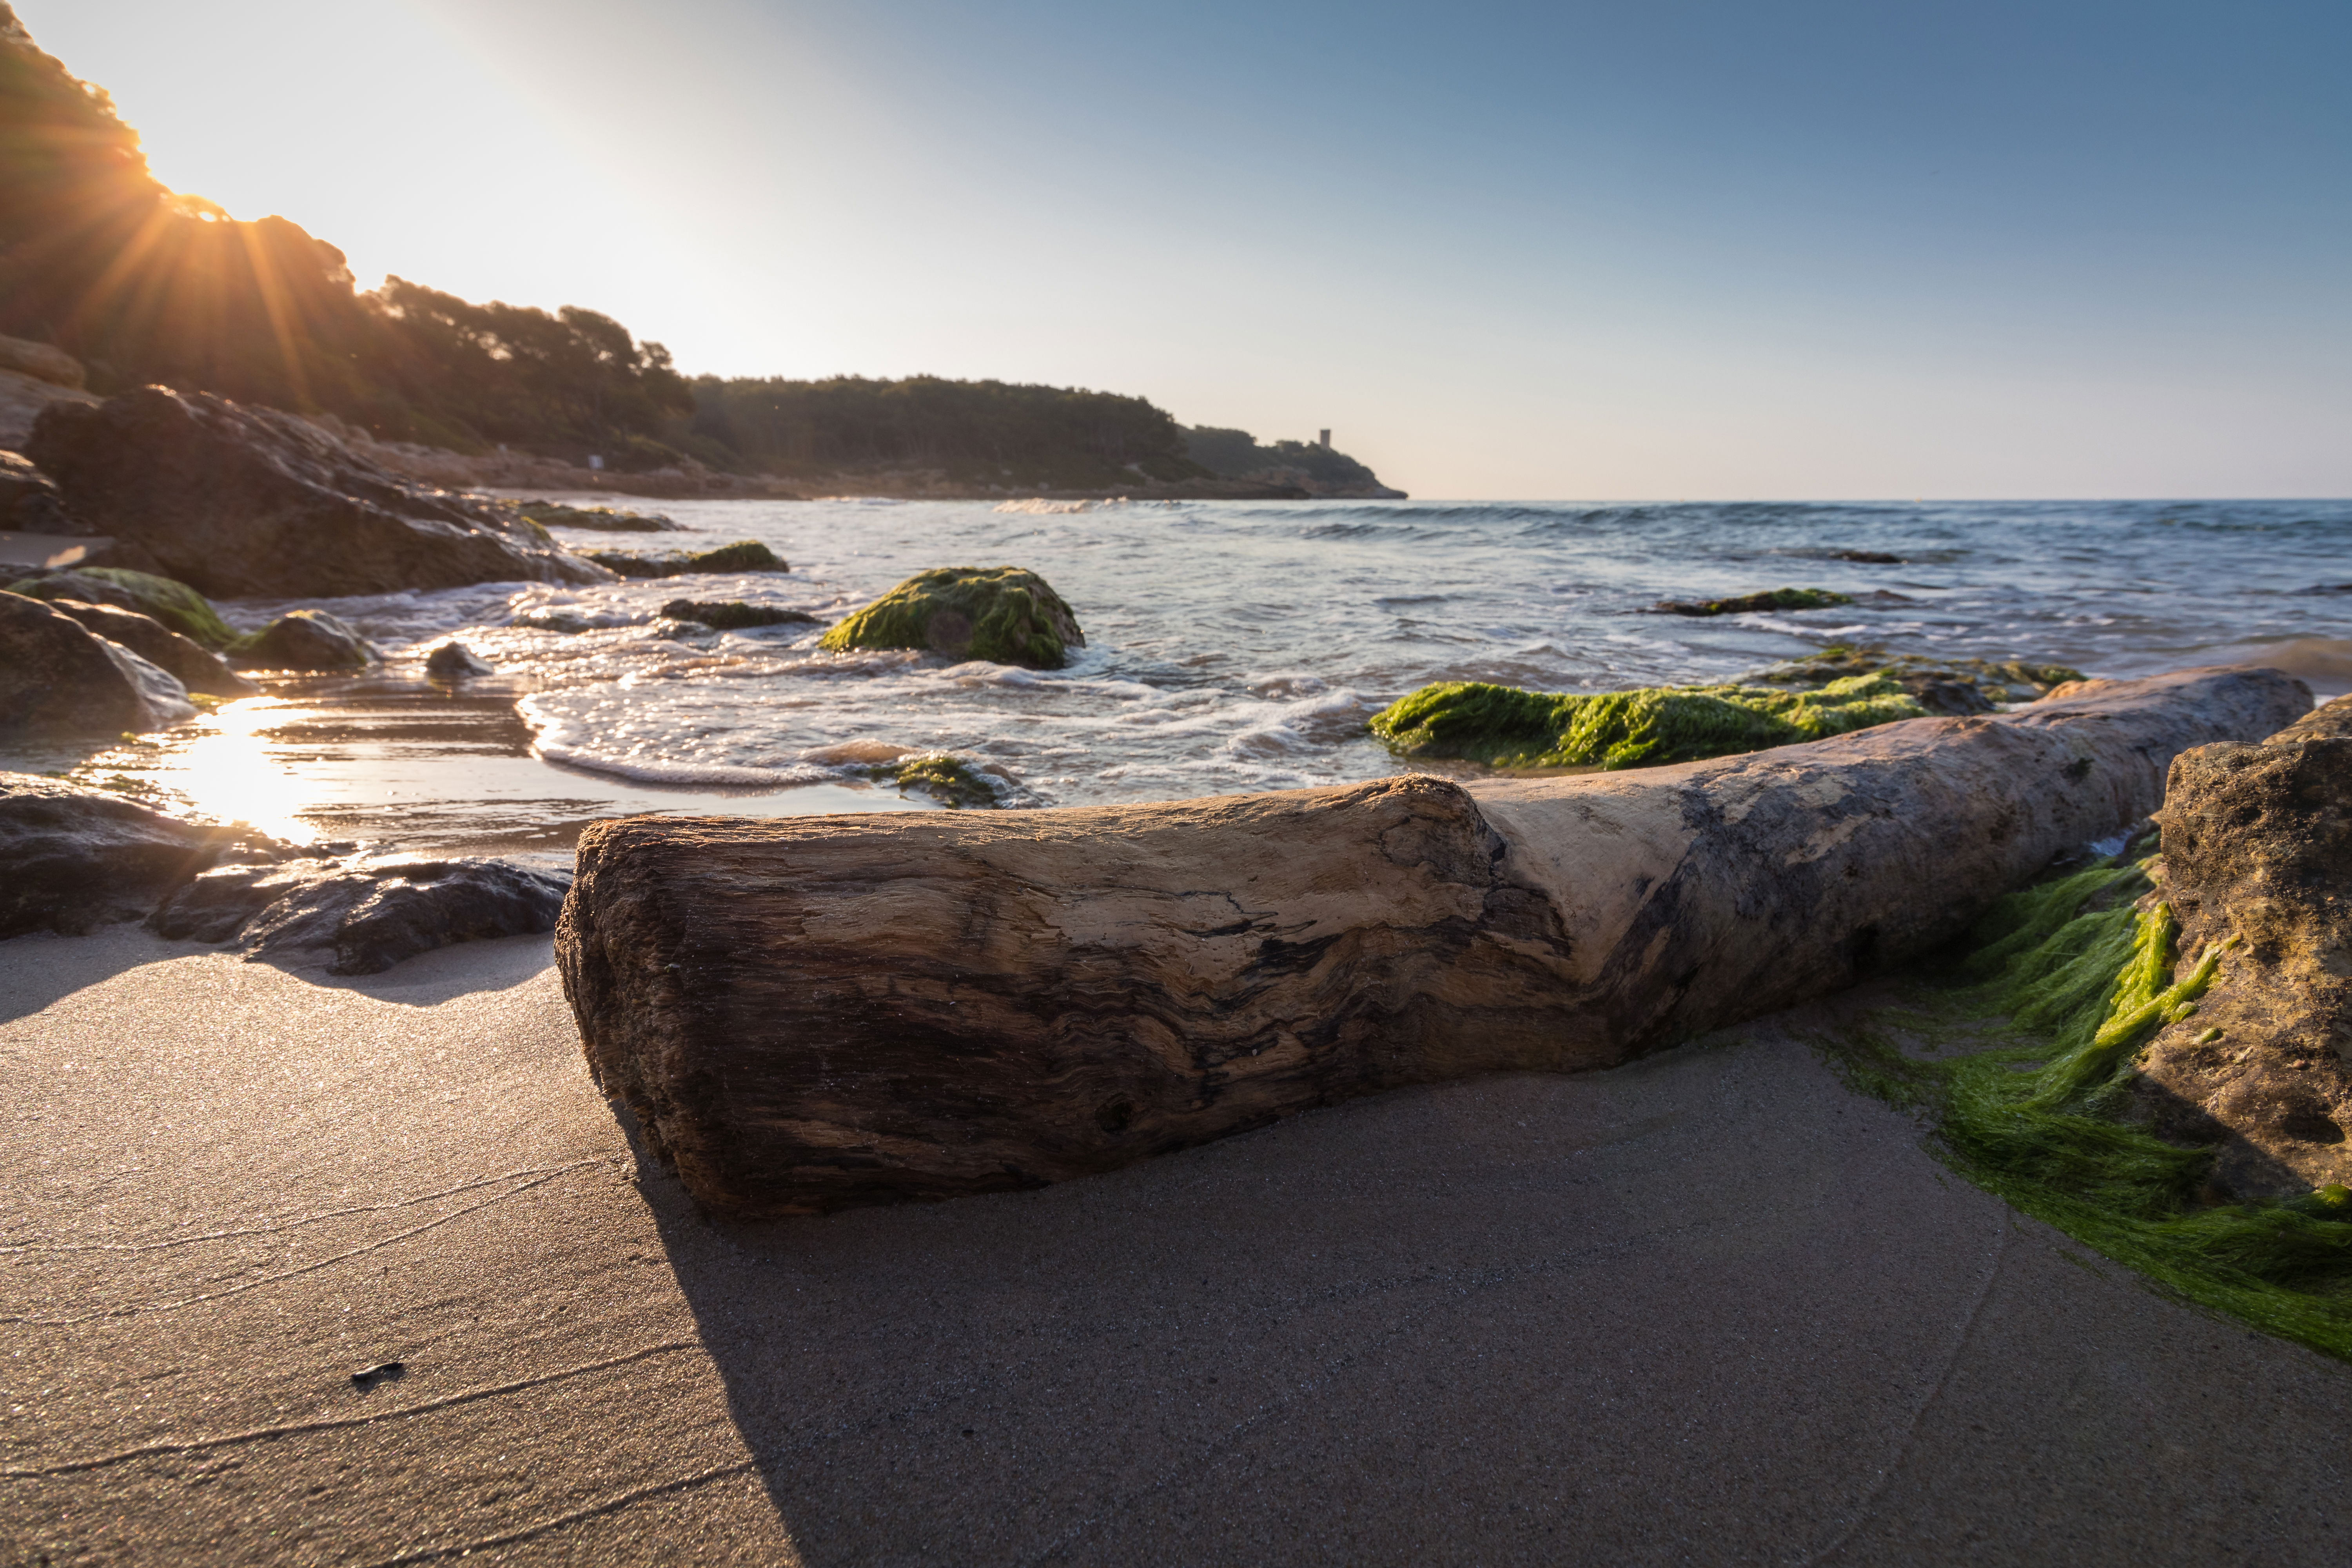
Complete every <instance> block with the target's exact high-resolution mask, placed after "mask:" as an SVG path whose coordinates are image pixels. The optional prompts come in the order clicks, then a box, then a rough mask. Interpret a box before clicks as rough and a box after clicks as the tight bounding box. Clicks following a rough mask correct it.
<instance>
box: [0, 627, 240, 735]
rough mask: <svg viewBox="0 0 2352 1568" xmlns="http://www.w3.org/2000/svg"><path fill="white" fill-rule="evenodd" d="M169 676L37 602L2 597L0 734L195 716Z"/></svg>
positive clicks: (108, 729)
mask: <svg viewBox="0 0 2352 1568" xmlns="http://www.w3.org/2000/svg"><path fill="white" fill-rule="evenodd" d="M195 711H196V710H195V705H194V703H192V702H190V701H189V700H188V692H187V689H186V688H185V687H184V686H182V685H181V684H180V683H179V681H178V680H176V679H173V677H172V676H171V675H170V674H168V673H166V672H165V671H163V670H161V669H158V668H155V666H153V665H152V664H150V663H148V662H147V660H145V659H143V658H140V657H139V656H138V655H137V654H135V653H132V652H131V650H130V649H129V648H126V647H121V646H120V645H119V644H115V643H110V642H109V641H107V640H106V639H105V638H104V637H100V636H98V635H97V634H96V633H94V632H92V631H90V629H89V627H87V626H83V625H82V624H81V623H80V622H79V621H77V620H75V619H74V618H73V617H72V616H68V615H66V614H65V613H63V612H62V611H60V610H58V609H56V608H54V607H52V606H50V605H45V604H43V603H41V602H40V601H39V600H38V599H28V598H26V597H25V596H24V595H21V594H0V735H62V734H100V735H103V734H120V733H121V732H122V731H125V730H160V729H162V728H163V726H164V725H166V724H176V723H178V722H179V721H181V720H183V719H187V718H192V717H194V714H195Z"/></svg>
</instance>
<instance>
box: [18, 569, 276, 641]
mask: <svg viewBox="0 0 2352 1568" xmlns="http://www.w3.org/2000/svg"><path fill="white" fill-rule="evenodd" d="M8 591H9V592H10V593H12V594H22V595H26V597H28V598H34V599H79V600H80V601H81V602H82V603H83V604H86V605H114V606H115V607H116V608H117V609H123V610H134V611H136V612H138V613H139V614H140V615H142V616H152V617H153V618H154V619H156V620H158V621H161V622H163V624H164V625H165V626H169V627H171V628H172V629H173V631H175V632H177V633H179V634H180V635H181V636H182V637H188V638H192V639H193V640H194V641H196V642H200V643H202V644H204V646H205V647H208V648H212V649H214V650H215V652H217V651H218V650H220V649H222V648H225V647H228V646H229V645H230V644H232V643H234V642H236V640H237V637H236V632H235V631H234V630H232V629H231V628H230V626H229V624H228V623H227V622H226V621H225V620H222V619H221V617H220V612H219V611H218V610H215V609H214V608H213V606H212V602H211V601H210V600H208V599H206V598H205V596H204V595H202V594H199V593H197V592H196V591H195V590H194V588H191V587H189V586H188V585H187V584H185V583H175V582H173V581H172V579H170V578H169V577H158V576H156V575H155V574H153V573H152V572H132V571H130V570H127V569H125V568H123V567H120V566H77V567H75V568H73V569H72V570H70V571H65V572H48V573H44V574H41V575H40V576H38V577H28V578H26V579H24V580H22V581H20V582H16V583H11V584H8Z"/></svg>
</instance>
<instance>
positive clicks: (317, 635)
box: [236, 610, 376, 670]
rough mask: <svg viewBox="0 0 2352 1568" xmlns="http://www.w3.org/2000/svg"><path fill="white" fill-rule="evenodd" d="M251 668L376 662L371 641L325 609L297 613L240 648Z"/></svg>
mask: <svg viewBox="0 0 2352 1568" xmlns="http://www.w3.org/2000/svg"><path fill="white" fill-rule="evenodd" d="M236 658H237V662H238V663H239V664H242V665H244V666H245V667H246V668H247V669H317V670H334V669H365V668H367V667H368V666H369V665H371V664H373V663H374V662H375V660H376V653H375V649H374V647H372V646H371V645H370V644H369V642H368V640H367V639H366V638H365V637H362V636H360V634H359V633H358V632H357V631H355V630H353V629H352V626H351V625H350V624H349V623H348V622H346V621H343V620H341V619H340V618H339V617H337V616H331V615H329V614H327V612H326V611H324V610H293V611H289V612H288V613H287V614H285V615H282V616H278V618H277V619H276V620H274V621H272V622H270V623H269V624H268V626H264V627H263V628H262V629H261V630H259V631H257V632H256V633H254V634H253V636H251V637H247V638H246V639H245V640H244V641H243V642H241V643H239V644H238V645H237V650H236Z"/></svg>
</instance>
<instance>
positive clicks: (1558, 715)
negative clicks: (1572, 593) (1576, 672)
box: [1371, 675, 1927, 769]
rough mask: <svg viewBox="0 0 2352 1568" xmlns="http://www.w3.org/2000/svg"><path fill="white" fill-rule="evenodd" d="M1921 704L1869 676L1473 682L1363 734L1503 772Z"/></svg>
mask: <svg viewBox="0 0 2352 1568" xmlns="http://www.w3.org/2000/svg"><path fill="white" fill-rule="evenodd" d="M1926 715H1927V710H1926V709H1924V708H1922V707H1921V706H1920V705H1919V704H1918V703H1917V702H1916V701H1915V700H1912V698H1911V697H1910V696H1909V695H1908V694H1907V693H1906V692H1905V691H1904V690H1903V689H1902V688H1901V687H1899V686H1897V685H1895V683H1894V682H1893V681H1891V680H1887V679H1883V678H1881V677H1878V676H1873V675H1864V676H1855V677H1853V678H1851V679H1843V680H1833V681H1832V682H1830V683H1829V684H1828V685H1826V686H1823V687H1822V688H1821V689H1818V690H1813V691H1783V690H1780V689H1775V688H1772V687H1767V686H1653V687H1644V688H1642V689H1638V690H1634V691H1601V692H1591V693H1586V692H1573V691H1527V690H1523V689H1519V688H1517V687H1512V686H1490V685H1486V684H1484V683H1482V682H1478V681H1464V680H1455V681H1445V682H1442V683H1440V684H1438V685H1435V686H1424V687H1423V688H1422V689H1420V690H1418V691H1416V692H1414V693H1412V695H1411V696H1409V697H1405V698H1403V699H1401V700H1398V701H1396V702H1394V703H1392V704H1391V705H1390V706H1389V707H1388V708H1386V709H1384V710H1381V712H1379V713H1377V714H1375V715H1373V717H1372V721H1371V728H1372V733H1373V734H1375V735H1378V736H1379V737H1380V738H1381V740H1383V741H1385V742H1388V743H1389V745H1390V746H1391V748H1392V749H1394V750H1395V751H1397V752H1401V753H1402V754H1403V755H1405V756H1409V757H1459V758H1463V759H1465V760H1466V761H1469V762H1477V763H1488V764H1490V765H1492V766H1495V767H1510V768H1570V767H1593V768H1606V769H1616V768H1641V767H1654V766H1656V765H1658V764H1660V763H1688V762H1696V761H1698V760H1699V759H1700V758H1703V757H1722V756H1729V755H1731V754H1733V753H1734V752H1757V751H1762V750H1764V749H1765V748H1767V747H1769V746H1785V745H1790V744H1791V743H1793V742H1800V741H1818V740H1821V739H1822V738H1823V737H1824V736H1829V735H1842V734H1844V733H1846V732H1847V731H1852V730H1864V729H1868V728H1869V727H1870V726H1872V725H1874V724H1885V723H1891V722H1893V721H1895V720H1898V719H1918V718H1924V717H1925V716H1926Z"/></svg>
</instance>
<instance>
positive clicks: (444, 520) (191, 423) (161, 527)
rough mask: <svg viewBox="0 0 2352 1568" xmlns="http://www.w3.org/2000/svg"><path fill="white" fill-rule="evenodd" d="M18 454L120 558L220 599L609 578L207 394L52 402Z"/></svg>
mask: <svg viewBox="0 0 2352 1568" xmlns="http://www.w3.org/2000/svg"><path fill="white" fill-rule="evenodd" d="M26 456H28V457H29V458H32V460H33V461H34V462H35V463H37V464H38V465H39V466H40V468H42V470H43V471H44V472H46V473H47V474H48V475H49V476H50V477H51V478H52V479H56V480H57V482H58V489H60V490H61V491H62V492H63V494H64V497H65V500H66V504H67V506H68V508H69V509H71V510H72V511H73V513H74V515H75V516H77V517H78V518H79V519H80V520H81V521H83V522H84V523H86V524H88V525H89V526H90V527H91V528H93V529H95V530H97V531H99V532H100V533H102V534H106V535H110V536H111V537H112V538H114V539H115V540H117V541H119V543H118V545H117V546H116V552H117V555H118V557H119V563H121V564H125V565H134V566H145V567H148V568H150V569H152V570H153V571H156V572H159V573H162V574H165V575H168V576H171V577H174V578H177V579H179V580H180V581H182V582H184V583H189V584H194V586H195V587H197V588H199V589H201V590H202V591H204V592H205V593H206V594H210V595H214V596H215V597H219V598H237V597H248V596H250V597H263V598H301V597H327V596H332V595H352V594H383V593H394V592H397V591H399V590H401V589H404V588H454V587H457V586H460V585H462V584H468V583H494V582H508V581H531V582H541V583H571V584H581V583H601V582H610V581H611V580H612V576H611V574H609V573H607V572H605V571H604V569H602V568H601V567H598V566H596V565H594V564H593V563H589V562H586V561H583V560H582V559H581V558H580V557H578V556H576V555H574V554H572V552H570V551H567V550H565V549H563V548H562V546H561V545H558V544H556V543H555V542H553V541H552V540H551V538H550V537H549V536H548V535H547V533H546V532H545V531H543V530H541V529H539V528H537V527H535V526H533V525H532V524H530V523H528V522H526V521H522V520H521V519H520V518H519V517H516V516H514V515H512V514H511V513H509V512H508V511H506V510H503V509H500V508H498V507H494V506H490V505H488V504H485V503H482V502H478V501H471V500H466V499H464V498H462V497H459V496H455V495H451V494H448V493H446V492H445V491H441V490H436V489H428V488H426V487H425V486H423V485H420V484H417V483H416V482H415V481H414V480H410V479H404V478H402V477H401V476H399V475H397V474H394V473H393V472H391V471H390V470H389V469H386V468H380V467H378V466H377V465H376V464H374V463H373V462H371V461H370V460H369V459H367V458H362V457H361V456H360V455H359V454H357V453H356V452H354V451H352V449H351V448H350V447H346V446H345V445H343V443H342V442H341V441H339V440H337V439H336V438H335V437H333V436H331V435H330V434H329V433H328V432H326V431H325V430H323V429H321V428H320V427H319V426H315V425H313V424H311V423H310V422H309V421H308V420H304V419H299V418H297V417H295V416H292V415H289V414H281V413H279V412H278V411H276V410H274V409H268V408H257V407H252V406H249V405H243V404H237V403H232V402H229V401H228V400H227V399H226V398H221V397H215V396H213V395H210V394H207V393H194V394H184V393H178V392H173V391H171V390H169V389H168V388H164V387H160V386H149V387H142V388H141V389H139V390H138V391H135V392H129V393H125V394H123V395H121V396H120V397H113V398H109V399H108V400H107V401H106V402H105V403H104V404H102V405H98V406H95V407H91V406H83V405H74V404H62V403H61V404H56V405H51V406H50V407H49V408H47V409H46V410H45V411H43V413H42V415H41V416H40V419H39V421H38V422H37V424H36V425H35V426H34V429H33V436H32V439H31V440H30V441H29V442H28V443H27V444H26Z"/></svg>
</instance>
